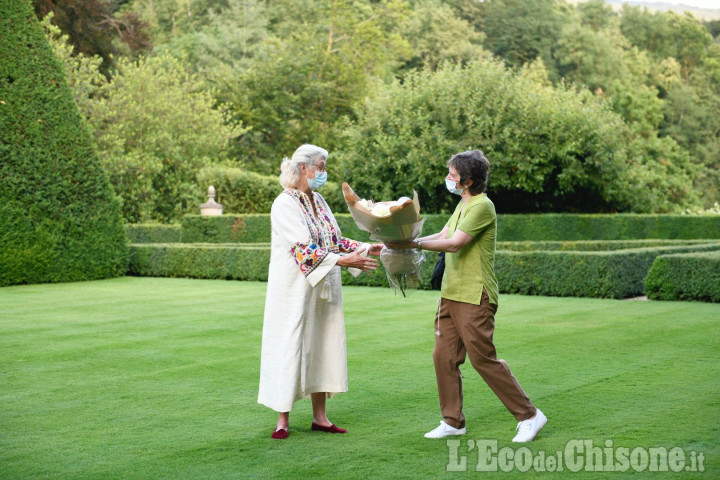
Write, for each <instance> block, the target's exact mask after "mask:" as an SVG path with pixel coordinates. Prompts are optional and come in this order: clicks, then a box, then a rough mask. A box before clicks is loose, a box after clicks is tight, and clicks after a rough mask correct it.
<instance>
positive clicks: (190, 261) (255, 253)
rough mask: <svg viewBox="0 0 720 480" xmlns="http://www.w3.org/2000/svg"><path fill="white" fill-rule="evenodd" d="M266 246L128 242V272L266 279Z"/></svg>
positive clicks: (268, 259)
mask: <svg viewBox="0 0 720 480" xmlns="http://www.w3.org/2000/svg"><path fill="white" fill-rule="evenodd" d="M269 264H270V247H269V246H259V245H252V246H242V245H237V244H232V245H222V244H219V245H218V244H212V245H210V244H192V245H188V244H181V243H177V244H142V245H140V244H135V245H130V268H129V270H128V275H136V276H141V277H187V278H217V279H225V280H258V281H267V273H268V265H269Z"/></svg>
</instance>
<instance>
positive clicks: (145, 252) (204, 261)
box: [129, 242, 720, 298]
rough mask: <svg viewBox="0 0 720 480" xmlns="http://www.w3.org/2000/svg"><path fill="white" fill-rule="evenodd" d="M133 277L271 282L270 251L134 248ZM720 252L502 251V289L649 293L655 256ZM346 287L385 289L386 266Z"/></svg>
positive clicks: (429, 265)
mask: <svg viewBox="0 0 720 480" xmlns="http://www.w3.org/2000/svg"><path fill="white" fill-rule="evenodd" d="M130 250H131V255H130V257H131V260H130V271H129V274H130V275H140V276H161V277H163V276H167V277H191V278H219V279H235V280H258V281H265V280H267V269H268V264H269V261H270V249H269V248H268V246H267V245H265V244H258V245H254V246H249V245H237V244H224V245H222V244H203V245H187V244H174V245H173V244H166V245H152V244H145V245H131V249H130ZM713 250H714V251H718V250H720V242H712V243H706V244H700V245H684V246H667V247H649V248H635V249H625V250H615V251H597V252H582V251H567V252H564V251H534V252H522V251H520V252H518V251H515V252H513V251H506V250H501V251H498V252H497V255H496V259H495V261H496V271H497V275H498V282H499V283H500V291H501V292H503V293H520V294H527V295H549V296H577V297H596V298H627V297H633V296H637V295H642V294H643V293H644V283H643V281H644V279H645V276H646V275H647V273H648V270H649V269H650V267H651V265H652V264H653V261H654V260H655V258H656V257H658V256H660V255H664V254H669V253H685V252H698V251H713ZM425 253H426V257H427V261H426V262H425V263H424V264H423V266H422V269H421V279H422V285H421V287H420V288H423V289H428V288H429V279H430V275H431V274H432V270H433V267H434V265H435V261H436V260H437V254H435V253H434V252H425ZM343 281H344V282H345V284H346V285H368V286H386V285H387V279H386V278H385V273H384V271H383V270H382V268H379V269H378V270H377V271H375V272H373V273H372V274H370V275H365V274H363V275H360V276H359V277H357V278H353V277H352V276H350V275H349V274H347V272H345V271H344V272H343Z"/></svg>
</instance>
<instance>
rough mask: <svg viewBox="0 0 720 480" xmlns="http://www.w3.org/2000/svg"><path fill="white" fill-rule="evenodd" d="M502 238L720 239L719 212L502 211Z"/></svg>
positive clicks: (499, 227) (500, 232)
mask: <svg viewBox="0 0 720 480" xmlns="http://www.w3.org/2000/svg"><path fill="white" fill-rule="evenodd" d="M498 232H499V236H500V240H515V241H520V240H631V239H646V238H666V239H697V238H718V239H720V216H719V215H637V214H612V215H589V214H586V215H580V214H578V215H575V214H553V213H548V214H538V215H530V214H527V215H524V214H523V215H498Z"/></svg>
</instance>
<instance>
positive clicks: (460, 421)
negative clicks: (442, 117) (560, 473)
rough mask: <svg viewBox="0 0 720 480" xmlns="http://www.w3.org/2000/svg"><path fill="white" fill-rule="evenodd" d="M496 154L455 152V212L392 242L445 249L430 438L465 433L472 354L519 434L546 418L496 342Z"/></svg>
mask: <svg viewBox="0 0 720 480" xmlns="http://www.w3.org/2000/svg"><path fill="white" fill-rule="evenodd" d="M489 171H490V162H489V161H488V160H487V158H485V155H484V154H483V153H482V152H481V151H480V150H471V151H468V152H463V153H458V154H457V155H453V156H452V158H450V161H449V162H448V175H447V177H446V178H445V184H446V186H447V189H448V190H449V191H450V193H453V194H455V195H459V196H460V202H458V205H457V207H456V208H455V212H454V213H453V214H452V216H451V217H450V220H449V221H448V222H447V224H446V225H445V228H443V230H442V231H441V232H439V233H436V234H434V235H428V236H426V237H422V238H418V239H416V240H414V241H411V242H406V243H404V244H392V246H393V247H395V248H398V247H406V248H407V247H409V248H422V249H425V250H433V251H436V252H446V254H445V263H446V267H445V274H444V275H443V280H442V288H441V290H440V305H439V307H438V313H437V318H436V321H437V327H436V332H435V335H436V336H435V348H434V350H433V361H434V363H435V376H436V378H437V385H438V394H439V397H440V411H441V413H442V416H443V421H442V422H440V426H438V427H437V428H435V429H433V430H432V431H430V432H428V433H426V434H425V437H426V438H444V437H447V436H450V435H463V434H464V433H465V432H466V430H465V415H463V393H462V379H463V377H462V375H461V373H460V365H462V364H463V363H464V362H465V356H466V355H467V356H468V357H469V358H470V363H471V364H472V366H473V367H474V368H475V370H477V372H478V373H479V374H480V376H482V378H483V380H485V382H486V383H487V384H488V386H489V387H490V388H491V389H492V390H493V392H495V394H496V395H497V396H498V398H500V400H501V401H502V402H503V404H504V405H505V407H506V408H507V409H508V410H509V411H510V413H512V415H513V416H514V417H515V418H516V419H517V420H518V422H519V423H518V426H517V431H518V433H517V435H515V437H514V438H513V442H529V441H531V440H532V439H534V438H535V436H536V435H537V434H538V432H539V431H540V429H542V428H543V426H544V425H545V423H546V422H547V418H546V417H545V415H543V413H542V412H541V411H540V410H539V409H537V408H536V407H535V405H533V404H532V402H531V401H530V399H529V398H528V396H527V395H526V394H525V391H524V390H523V389H522V387H521V386H520V384H519V383H518V381H517V380H516V379H515V376H514V375H513V374H512V373H511V371H510V368H509V367H508V365H507V363H506V362H505V361H504V360H499V359H498V358H497V355H496V352H495V345H494V344H493V332H494V331H495V312H496V311H497V308H498V283H497V279H496V278H495V266H494V263H495V240H496V231H497V220H496V215H495V205H493V202H492V201H491V200H490V198H488V196H487V194H486V193H485V188H486V186H487V183H488V174H489Z"/></svg>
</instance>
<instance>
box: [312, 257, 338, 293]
mask: <svg viewBox="0 0 720 480" xmlns="http://www.w3.org/2000/svg"><path fill="white" fill-rule="evenodd" d="M339 259H340V255H338V254H337V253H328V254H327V256H325V258H323V261H322V262H321V263H320V265H318V266H317V267H315V269H314V270H313V271H312V272H310V274H309V275H308V276H307V277H305V278H307V281H308V282H310V285H312V286H313V287H314V286H316V285H317V284H318V283H320V281H321V280H322V279H323V278H325V275H327V274H328V273H330V270H332V268H333V267H334V266H335V264H336V263H337V261H338V260H339Z"/></svg>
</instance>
